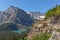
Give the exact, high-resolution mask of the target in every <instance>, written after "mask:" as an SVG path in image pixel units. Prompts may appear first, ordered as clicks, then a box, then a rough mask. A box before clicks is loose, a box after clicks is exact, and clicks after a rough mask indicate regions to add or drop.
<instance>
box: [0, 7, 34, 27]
mask: <svg viewBox="0 0 60 40" xmlns="http://www.w3.org/2000/svg"><path fill="white" fill-rule="evenodd" d="M0 14H1V15H0V24H4V23H15V24H21V25H24V26H31V25H32V22H33V19H32V18H31V17H30V15H29V14H27V13H26V12H25V11H24V10H22V9H20V8H18V7H14V6H10V7H9V8H8V9H6V10H5V11H0Z"/></svg>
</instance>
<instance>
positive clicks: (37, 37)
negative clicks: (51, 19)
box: [32, 33, 51, 40]
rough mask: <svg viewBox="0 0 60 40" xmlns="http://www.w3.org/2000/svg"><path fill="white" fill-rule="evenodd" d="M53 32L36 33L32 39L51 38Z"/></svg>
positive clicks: (45, 39) (43, 39)
mask: <svg viewBox="0 0 60 40" xmlns="http://www.w3.org/2000/svg"><path fill="white" fill-rule="evenodd" d="M50 36H51V34H47V33H44V34H41V35H39V34H36V35H35V36H34V37H33V38H32V40H48V39H49V38H50Z"/></svg>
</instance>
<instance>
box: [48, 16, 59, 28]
mask: <svg viewBox="0 0 60 40" xmlns="http://www.w3.org/2000/svg"><path fill="white" fill-rule="evenodd" d="M48 23H49V24H50V25H52V26H54V28H56V29H57V28H60V15H58V16H53V17H50V18H49V22H48Z"/></svg>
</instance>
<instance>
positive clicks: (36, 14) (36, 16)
mask: <svg viewBox="0 0 60 40" xmlns="http://www.w3.org/2000/svg"><path fill="white" fill-rule="evenodd" d="M27 13H28V14H29V15H30V16H31V17H32V18H33V19H34V20H42V17H44V16H45V14H44V13H40V12H27Z"/></svg>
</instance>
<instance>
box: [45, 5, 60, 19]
mask: <svg viewBox="0 0 60 40" xmlns="http://www.w3.org/2000/svg"><path fill="white" fill-rule="evenodd" d="M57 15H60V5H58V6H56V7H53V8H51V9H49V10H48V11H47V12H46V17H45V19H47V18H49V17H51V16H57Z"/></svg>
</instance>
